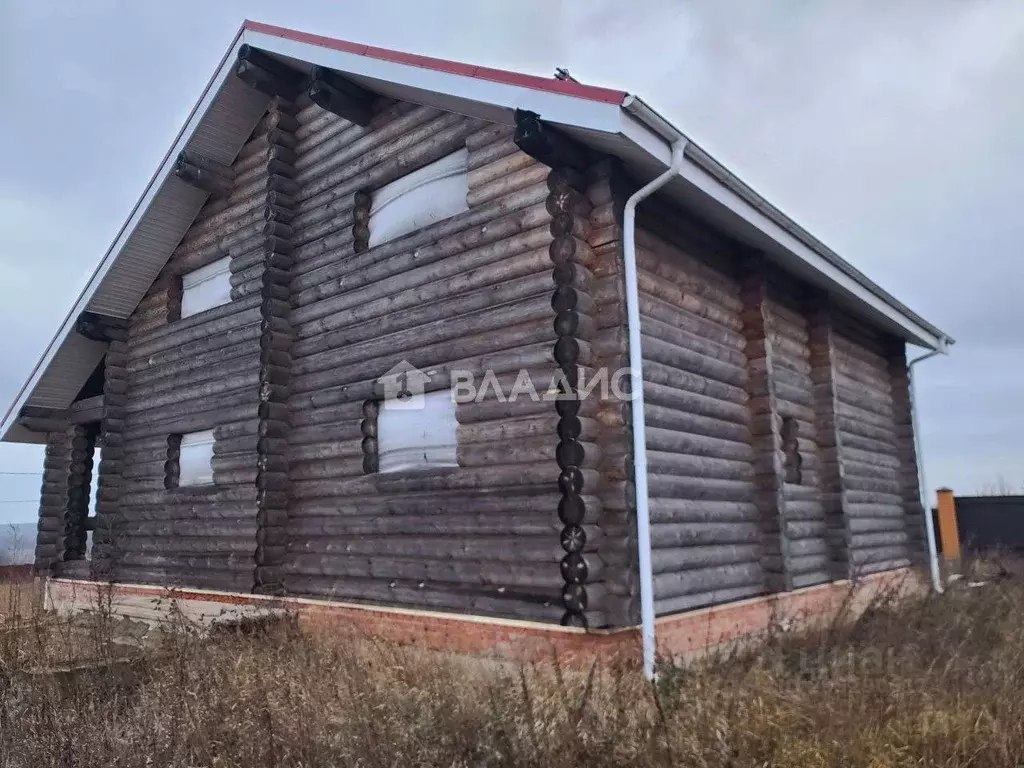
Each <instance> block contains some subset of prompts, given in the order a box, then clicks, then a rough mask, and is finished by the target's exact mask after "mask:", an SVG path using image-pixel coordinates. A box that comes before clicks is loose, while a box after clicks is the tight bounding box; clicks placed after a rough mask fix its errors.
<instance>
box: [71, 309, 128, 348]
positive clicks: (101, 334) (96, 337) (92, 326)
mask: <svg viewBox="0 0 1024 768" xmlns="http://www.w3.org/2000/svg"><path fill="white" fill-rule="evenodd" d="M125 327H126V323H125V321H124V320H122V319H121V318H117V317H110V316H107V315H101V314H98V313H96V312H82V313H81V314H80V315H79V316H78V319H77V320H75V331H76V332H77V333H79V334H81V335H82V336H84V337H85V338H87V339H89V340H90V341H113V340H121V341H123V340H124V338H125Z"/></svg>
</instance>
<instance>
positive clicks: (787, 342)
mask: <svg viewBox="0 0 1024 768" xmlns="http://www.w3.org/2000/svg"><path fill="white" fill-rule="evenodd" d="M806 301H807V300H806V298H805V296H804V291H803V289H801V286H800V285H799V284H797V283H796V281H794V280H792V279H789V278H787V277H786V276H785V275H783V274H781V273H779V272H777V271H772V272H771V273H769V275H768V281H767V302H766V331H767V339H768V340H769V342H770V343H771V349H772V353H773V366H772V377H773V383H772V390H773V395H774V398H775V407H776V422H777V424H778V430H779V438H780V441H779V442H780V444H779V450H780V458H781V460H782V466H781V471H780V472H779V477H780V479H781V481H782V482H781V484H780V485H781V490H782V499H781V503H782V504H783V508H784V520H783V525H784V526H785V529H784V534H785V535H784V537H783V542H784V544H785V555H786V563H785V570H786V574H787V577H788V586H789V588H791V589H792V588H799V587H806V586H810V585H812V584H821V583H824V582H826V581H830V580H831V579H832V577H833V575H834V573H835V572H836V566H835V557H836V553H835V551H834V549H833V548H832V546H831V542H832V540H833V536H834V532H833V531H831V530H830V525H829V520H828V517H827V516H826V508H825V504H824V501H823V496H822V483H823V480H822V478H821V472H820V469H821V454H820V451H819V440H818V429H819V423H818V418H817V415H816V413H815V390H814V382H813V380H812V378H811V347H810V331H809V324H808V319H807V312H806V309H805V307H806Z"/></svg>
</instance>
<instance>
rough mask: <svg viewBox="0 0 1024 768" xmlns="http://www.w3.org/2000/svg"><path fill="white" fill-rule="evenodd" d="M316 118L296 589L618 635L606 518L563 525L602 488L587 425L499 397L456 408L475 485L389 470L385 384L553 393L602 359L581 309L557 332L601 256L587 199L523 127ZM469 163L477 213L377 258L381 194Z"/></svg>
mask: <svg viewBox="0 0 1024 768" xmlns="http://www.w3.org/2000/svg"><path fill="white" fill-rule="evenodd" d="M297 120H298V123H299V127H298V129H297V131H296V136H297V138H298V142H297V145H296V159H295V167H296V176H295V178H296V181H298V182H299V183H300V185H301V186H300V190H299V192H298V194H297V202H296V208H295V210H296V217H295V219H294V220H293V222H292V224H293V243H294V245H295V250H294V251H293V254H292V255H293V259H294V266H293V269H292V282H291V287H292V304H293V311H292V316H291V317H292V323H293V329H294V335H295V339H294V343H293V344H292V348H291V354H292V368H291V373H292V376H291V387H290V397H289V410H290V418H291V430H290V434H289V445H288V451H289V478H290V481H291V503H290V505H289V510H288V524H287V525H288V529H287V534H288V536H287V538H288V554H287V558H286V562H285V566H284V568H283V585H284V587H285V588H286V589H287V590H288V592H290V593H292V594H302V595H316V596H326V597H336V598H339V599H355V600H370V601H375V602H382V603H391V604H402V605H412V606H417V607H434V608H443V609H448V610H467V611H477V612H483V613H495V614H499V615H506V616H519V617H526V618H534V619H543V620H549V621H563V620H564V621H567V622H571V623H580V622H581V621H583V620H585V619H583V618H582V617H583V615H584V613H585V614H586V616H587V619H590V620H591V621H593V618H592V617H594V616H597V617H598V618H597V621H598V622H599V623H600V622H602V621H603V619H602V618H601V617H600V611H601V607H602V606H601V603H600V596H601V590H600V588H599V586H598V584H596V582H599V581H600V578H601V569H600V564H599V562H598V561H597V560H596V559H595V558H594V557H592V556H589V552H592V551H593V550H594V548H595V547H596V546H597V542H598V537H597V536H596V535H590V536H586V535H581V534H584V533H585V532H586V531H587V519H589V518H586V519H585V518H582V517H580V518H579V519H577V518H576V517H575V516H573V517H572V525H570V526H567V525H566V524H565V523H563V522H560V521H559V519H558V516H557V513H556V511H557V510H558V509H559V505H560V504H562V505H563V506H562V508H563V510H564V509H566V507H565V505H564V503H563V502H564V500H565V491H566V490H568V491H569V492H570V495H573V494H575V490H574V489H576V488H577V487H583V488H585V487H586V486H587V485H589V484H592V483H588V482H587V477H588V476H589V475H591V474H592V469H591V467H592V465H593V464H594V462H596V458H595V456H594V454H593V452H592V451H591V449H590V446H589V445H587V443H586V435H585V434H584V432H583V427H582V426H581V425H580V423H579V421H575V420H574V421H572V423H571V424H570V423H569V422H567V421H566V420H565V418H563V417H564V416H575V415H576V414H570V413H569V410H563V411H558V410H556V406H555V403H554V402H540V403H534V402H531V401H530V400H528V399H519V400H517V401H516V402H503V401H502V399H501V398H498V397H495V395H494V391H493V390H490V391H489V394H488V396H487V397H484V398H482V399H480V400H479V401H478V402H469V403H459V404H458V406H457V409H456V416H457V420H458V423H459V426H458V462H459V466H458V467H457V468H454V469H449V470H440V471H431V472H398V473H387V474H382V473H377V471H376V469H377V464H376V459H375V452H376V398H377V397H378V396H379V393H378V391H377V387H376V386H375V383H376V380H377V379H378V378H379V377H381V376H382V375H384V374H386V373H388V371H389V370H391V369H392V368H393V367H394V366H395V365H396V364H399V363H401V362H402V361H405V362H407V363H408V364H411V365H413V366H416V367H417V368H419V369H421V370H424V371H427V372H429V373H430V374H431V375H432V379H431V382H430V384H429V385H428V389H443V388H447V387H448V386H449V374H450V373H451V371H453V370H466V371H470V372H473V373H474V374H475V375H476V376H477V377H478V378H477V383H478V384H479V383H480V377H481V376H482V375H483V373H484V371H485V370H491V371H493V373H494V374H495V376H496V377H497V378H498V379H499V380H501V381H502V383H503V384H504V385H505V386H506V387H508V386H509V384H510V383H511V381H512V378H509V377H513V378H514V376H515V374H516V372H517V371H519V369H520V368H525V369H527V370H529V371H530V373H531V374H532V376H533V381H535V382H536V384H537V388H538V389H539V390H540V391H544V390H545V389H546V388H547V387H548V385H549V382H550V381H551V378H552V376H553V375H554V373H555V371H556V369H557V366H558V364H559V363H560V362H562V361H563V360H569V358H570V357H571V358H575V357H579V356H585V355H586V343H585V341H584V335H585V332H586V330H585V329H586V327H587V318H586V317H585V316H583V315H582V314H581V313H580V312H578V311H576V307H571V306H569V304H565V308H566V313H565V314H563V315H560V324H559V323H555V317H556V315H555V310H554V309H553V303H556V302H558V301H562V299H554V298H553V292H555V290H556V288H557V289H558V290H559V291H562V293H558V294H557V295H558V296H567V295H568V294H567V293H566V291H568V290H569V289H571V288H573V287H578V286H580V282H579V280H580V278H578V277H576V276H575V275H576V273H575V272H574V271H573V265H576V264H578V263H579V262H580V260H581V258H585V257H586V253H587V251H586V249H585V248H584V247H581V244H580V243H579V242H578V240H577V239H576V238H575V236H574V229H578V227H579V225H578V224H574V223H573V222H574V218H575V217H576V216H578V215H581V213H582V212H580V211H577V210H576V209H575V208H574V207H573V203H572V202H571V201H570V199H573V200H574V199H575V198H574V197H573V196H572V195H569V194H568V187H567V186H566V185H565V184H563V183H562V182H561V181H559V180H558V179H557V178H552V177H553V174H554V172H552V171H551V169H549V168H547V167H544V166H542V165H540V164H538V163H537V162H536V161H534V160H532V159H531V158H530V157H529V156H527V155H525V154H524V153H522V152H521V151H519V150H518V149H517V147H516V145H515V144H514V142H513V140H512V131H511V128H508V127H503V126H495V125H488V124H484V123H481V122H476V121H471V120H468V119H466V118H463V117H460V116H458V115H452V114H444V113H441V112H438V111H435V110H432V109H428V108H425V107H416V106H413V105H409V104H402V103H391V104H389V103H383V102H381V103H378V104H377V105H376V107H375V115H374V117H373V119H372V121H371V122H370V124H369V125H368V126H366V127H365V128H364V127H359V126H355V125H352V124H349V123H348V122H347V121H345V120H344V119H342V118H340V117H337V116H335V115H332V114H330V113H327V112H324V111H323V110H321V109H320V108H319V107H316V106H309V107H307V108H305V109H303V110H301V111H299V112H298V114H297ZM462 147H466V148H467V149H468V153H469V161H468V162H469V192H468V195H467V203H468V205H469V210H468V211H466V212H464V213H461V214H458V215H456V216H454V217H452V218H450V219H447V220H444V221H441V222H438V223H436V224H434V225H432V226H429V227H427V228H425V229H423V230H420V231H417V232H414V233H412V234H409V235H406V236H404V237H401V238H399V239H396V240H393V241H389V242H385V243H382V244H379V245H377V246H375V247H373V248H368V247H367V235H368V231H367V228H366V219H367V214H368V208H369V204H370V201H371V199H372V194H373V191H374V190H375V189H377V188H379V187H380V186H382V185H384V184H386V183H388V182H390V181H392V180H393V179H395V178H398V177H399V176H402V175H404V174H406V173H408V172H410V171H412V170H415V169H416V168H418V167H420V166H422V165H425V164H427V163H429V162H432V161H433V160H436V159H438V158H440V157H443V156H445V155H448V154H450V153H452V152H454V151H456V150H458V149H460V148H462ZM559 192H565V193H566V194H565V196H564V199H563V198H559V197H558V195H557V193H559ZM560 228H561V229H560ZM576 254H582V256H580V257H578V256H577V255H576ZM553 259H557V260H558V261H559V263H564V264H566V265H567V267H566V268H567V269H568V271H564V275H565V279H564V280H558V281H555V280H553V274H554V269H553V267H554V265H553V262H552V260H553ZM560 274H563V273H560ZM560 306H561V305H560ZM556 326H557V327H556ZM573 361H575V359H574V360H573ZM560 436H561V437H564V439H563V440H561V441H560ZM584 454H587V455H585V456H584ZM559 463H563V464H565V466H566V467H567V469H565V470H563V474H565V475H566V476H565V477H563V480H562V483H561V485H560V483H559V468H558V464H559ZM580 481H582V486H581V485H580ZM584 493H585V492H584ZM572 514H573V515H575V513H572ZM566 528H569V529H570V530H568V531H566V530H565V529H566ZM563 534H564V535H563ZM591 534H593V531H591ZM585 554H586V555H587V556H588V558H589V559H584V556H585ZM570 555H571V556H572V557H570ZM560 563H561V567H560ZM563 600H564V601H567V602H568V604H569V606H571V609H570V608H567V606H564V605H563ZM567 614H569V615H567Z"/></svg>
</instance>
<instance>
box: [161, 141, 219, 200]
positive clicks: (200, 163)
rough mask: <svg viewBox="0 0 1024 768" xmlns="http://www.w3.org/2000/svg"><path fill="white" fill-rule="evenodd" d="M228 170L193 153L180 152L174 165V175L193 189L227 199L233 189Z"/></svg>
mask: <svg viewBox="0 0 1024 768" xmlns="http://www.w3.org/2000/svg"><path fill="white" fill-rule="evenodd" d="M229 174H230V169H225V168H224V167H223V166H221V165H220V164H219V163H215V162H214V161H212V160H210V159H209V158H206V157H203V156H202V155H198V154H196V153H194V152H188V151H186V150H182V152H181V153H179V154H178V158H177V160H176V161H175V163H174V175H175V176H177V177H178V178H179V179H181V180H182V181H184V182H185V183H186V184H191V185H192V186H193V187H196V188H198V189H201V190H203V191H205V192H209V193H210V194H211V195H215V196H217V197H227V196H228V195H230V194H231V190H232V187H233V184H232V181H231V176H230V175H229Z"/></svg>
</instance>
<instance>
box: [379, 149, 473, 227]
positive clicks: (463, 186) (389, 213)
mask: <svg viewBox="0 0 1024 768" xmlns="http://www.w3.org/2000/svg"><path fill="white" fill-rule="evenodd" d="M468 159H469V153H468V152H467V150H465V149H460V150H459V151H458V152H453V153H452V154H450V155H448V156H446V157H442V158H441V159H440V160H436V161H434V162H433V163H431V164H430V165H426V166H424V167H422V168H420V169H419V170H417V171H413V172H412V173H410V174H408V175H406V176H403V177H402V178H400V179H396V180H395V181H393V182H391V183H390V184H386V185H385V186H383V187H381V188H380V189H378V190H377V191H376V192H374V194H373V203H372V204H371V206H370V222H369V227H370V241H369V242H370V247H373V246H375V245H379V244H380V243H386V242H387V241H388V240H394V239H395V238H396V237H401V236H402V235H406V234H408V233H410V232H415V231H416V230H417V229H422V228H423V227H426V226H429V225H430V224H433V223H434V222H437V221H442V220H443V219H447V218H449V217H451V216H454V215H455V214H457V213H462V212H463V211H468V210H469V206H468V205H467V204H466V194H467V193H468V192H469V169H468V166H467V162H468Z"/></svg>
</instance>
